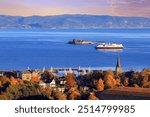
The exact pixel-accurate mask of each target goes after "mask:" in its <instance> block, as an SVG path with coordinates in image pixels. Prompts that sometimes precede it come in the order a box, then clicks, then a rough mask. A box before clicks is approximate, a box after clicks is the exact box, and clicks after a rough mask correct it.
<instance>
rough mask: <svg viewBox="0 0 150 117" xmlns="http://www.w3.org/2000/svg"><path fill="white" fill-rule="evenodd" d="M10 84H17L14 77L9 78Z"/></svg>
mask: <svg viewBox="0 0 150 117" xmlns="http://www.w3.org/2000/svg"><path fill="white" fill-rule="evenodd" d="M10 84H11V85H16V84H18V82H17V80H16V79H15V78H14V77H12V76H11V77H10Z"/></svg>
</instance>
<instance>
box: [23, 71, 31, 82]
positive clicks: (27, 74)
mask: <svg viewBox="0 0 150 117" xmlns="http://www.w3.org/2000/svg"><path fill="white" fill-rule="evenodd" d="M31 78H32V73H31V71H30V70H26V71H22V80H24V81H30V80H31Z"/></svg>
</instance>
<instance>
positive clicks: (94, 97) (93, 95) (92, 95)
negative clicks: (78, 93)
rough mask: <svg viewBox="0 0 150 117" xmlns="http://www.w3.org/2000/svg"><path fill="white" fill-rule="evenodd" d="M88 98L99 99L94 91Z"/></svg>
mask: <svg viewBox="0 0 150 117" xmlns="http://www.w3.org/2000/svg"><path fill="white" fill-rule="evenodd" d="M88 100H98V98H97V97H96V96H95V94H94V93H93V92H91V93H90V94H89V97H88Z"/></svg>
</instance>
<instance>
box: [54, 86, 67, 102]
mask: <svg viewBox="0 0 150 117" xmlns="http://www.w3.org/2000/svg"><path fill="white" fill-rule="evenodd" d="M52 96H53V97H54V99H56V100H66V95H65V94H63V93H62V92H60V91H59V90H58V89H56V91H53V94H52Z"/></svg>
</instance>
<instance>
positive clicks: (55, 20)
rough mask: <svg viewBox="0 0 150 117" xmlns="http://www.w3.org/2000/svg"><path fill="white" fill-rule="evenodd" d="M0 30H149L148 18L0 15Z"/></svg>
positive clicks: (149, 19)
mask: <svg viewBox="0 0 150 117" xmlns="http://www.w3.org/2000/svg"><path fill="white" fill-rule="evenodd" d="M0 28H27V29H28V28H49V29H75V28H77V29H84V28H86V29H87V28H150V18H144V17H120V16H100V15H54V16H29V17H22V16H6V15H0Z"/></svg>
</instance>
